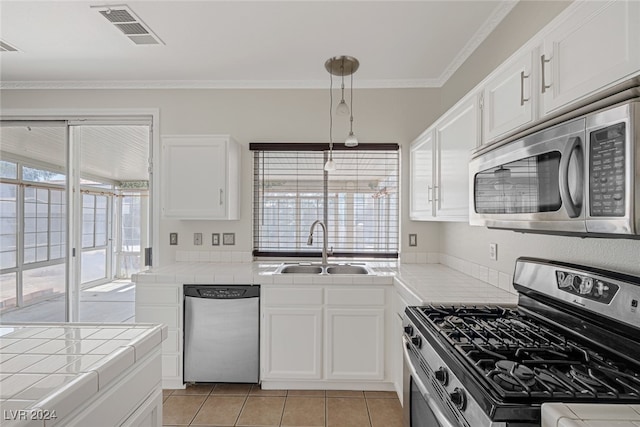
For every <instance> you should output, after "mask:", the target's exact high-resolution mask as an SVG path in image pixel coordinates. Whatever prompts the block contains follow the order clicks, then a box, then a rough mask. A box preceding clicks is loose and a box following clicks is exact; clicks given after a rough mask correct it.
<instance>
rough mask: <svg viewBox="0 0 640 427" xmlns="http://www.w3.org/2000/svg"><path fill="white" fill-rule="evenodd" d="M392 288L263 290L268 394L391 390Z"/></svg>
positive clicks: (264, 375) (263, 351) (263, 353)
mask: <svg viewBox="0 0 640 427" xmlns="http://www.w3.org/2000/svg"><path fill="white" fill-rule="evenodd" d="M390 288H391V286H387V287H385V286H367V285H361V286H357V287H356V286H353V287H350V286H346V285H345V286H340V285H326V286H321V285H318V286H316V285H307V286H304V287H302V286H300V287H298V286H288V285H283V286H277V285H274V286H263V287H262V324H261V328H262V333H261V340H262V345H261V366H262V370H261V379H262V385H263V388H279V387H289V388H319V389H322V388H326V389H330V388H340V387H341V386H344V387H345V388H358V387H361V388H362V389H371V390H375V389H392V388H391V387H392V380H391V378H390V373H389V372H388V370H387V368H386V365H385V364H386V360H387V355H386V353H387V352H388V349H386V348H385V343H386V342H387V341H388V338H387V336H388V329H389V328H388V327H387V315H388V314H389V310H388V307H387V301H388V300H389V298H388V296H387V294H388V292H390Z"/></svg>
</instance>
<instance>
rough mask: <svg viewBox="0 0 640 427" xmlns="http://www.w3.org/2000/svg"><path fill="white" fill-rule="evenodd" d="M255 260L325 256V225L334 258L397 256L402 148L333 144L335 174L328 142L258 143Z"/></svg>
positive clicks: (255, 169)
mask: <svg viewBox="0 0 640 427" xmlns="http://www.w3.org/2000/svg"><path fill="white" fill-rule="evenodd" d="M251 150H252V151H253V152H254V182H253V185H254V218H253V227H254V233H253V235H254V237H253V238H254V244H253V253H254V255H256V256H320V251H321V248H322V242H323V238H324V236H322V232H321V231H319V230H321V228H320V227H318V229H317V230H315V231H314V237H315V239H314V242H313V245H312V246H307V238H308V237H309V229H310V226H311V224H312V223H313V222H314V221H315V220H318V219H319V220H322V221H323V222H324V223H325V224H326V225H327V228H328V242H329V247H330V248H331V247H333V253H334V255H335V256H347V257H348V256H363V257H397V254H398V228H399V221H398V206H399V205H398V180H399V178H398V164H399V155H398V145H397V144H360V145H359V146H358V147H357V148H355V149H354V148H345V147H344V146H342V145H334V152H333V160H334V161H335V163H336V171H335V172H331V173H327V172H325V171H324V169H323V168H324V163H325V161H326V160H327V158H328V150H327V144H304V145H302V144H256V143H253V144H251Z"/></svg>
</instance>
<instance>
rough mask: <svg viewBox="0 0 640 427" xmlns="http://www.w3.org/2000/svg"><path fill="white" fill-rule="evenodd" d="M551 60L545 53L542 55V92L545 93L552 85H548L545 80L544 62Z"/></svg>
mask: <svg viewBox="0 0 640 427" xmlns="http://www.w3.org/2000/svg"><path fill="white" fill-rule="evenodd" d="M549 62H551V59H546V58H545V56H544V55H542V56H541V57H540V68H541V69H542V72H541V78H540V81H541V82H542V93H545V92H546V91H547V89H549V88H550V87H551V85H547V83H546V82H545V76H544V64H547V63H549Z"/></svg>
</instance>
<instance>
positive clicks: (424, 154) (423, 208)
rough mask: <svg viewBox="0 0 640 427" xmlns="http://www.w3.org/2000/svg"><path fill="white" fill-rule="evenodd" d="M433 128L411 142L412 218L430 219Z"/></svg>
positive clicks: (410, 213) (410, 215) (431, 207)
mask: <svg viewBox="0 0 640 427" xmlns="http://www.w3.org/2000/svg"><path fill="white" fill-rule="evenodd" d="M434 147H435V144H434V140H433V130H429V131H427V132H425V133H423V134H422V135H420V137H419V138H418V139H416V140H415V141H414V142H413V143H412V144H411V159H410V165H409V173H410V181H409V186H410V190H409V191H410V196H409V205H410V208H409V209H410V210H409V217H410V218H411V219H414V220H421V219H430V218H433V215H434V206H433V187H434V184H433V178H434V173H433V172H434V171H433V163H434V152H433V150H434Z"/></svg>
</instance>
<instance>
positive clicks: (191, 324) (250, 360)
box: [184, 285, 260, 383]
mask: <svg viewBox="0 0 640 427" xmlns="http://www.w3.org/2000/svg"><path fill="white" fill-rule="evenodd" d="M259 330H260V286H250V285H248V286H245V285H228V286H227V285H185V286H184V381H185V382H229V383H257V382H258V379H259V378H258V377H259V367H260V363H259V357H260V356H259Z"/></svg>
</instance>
